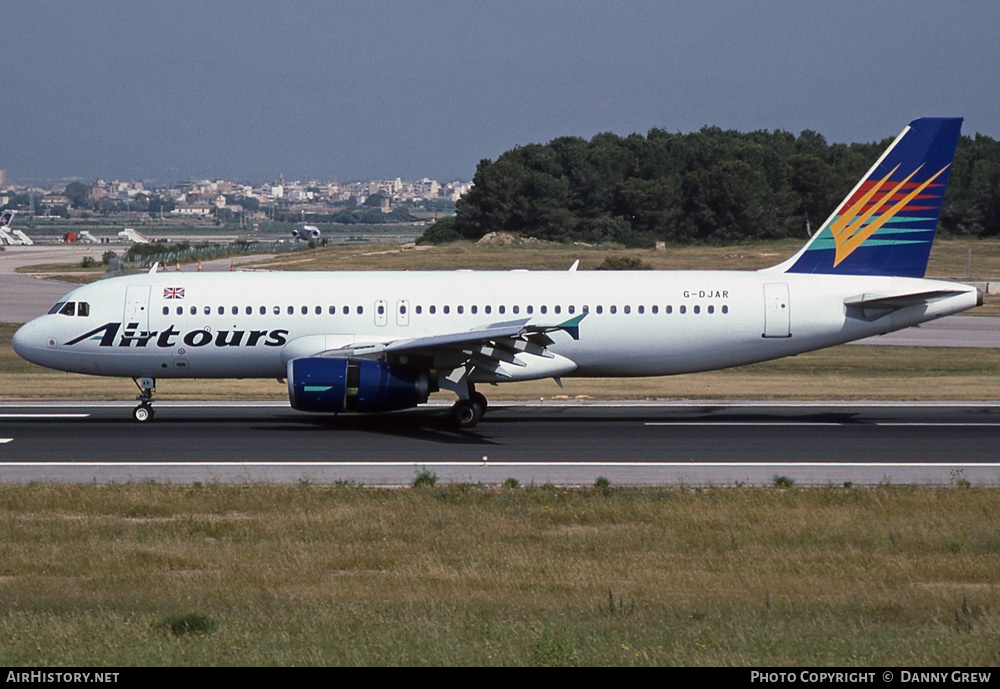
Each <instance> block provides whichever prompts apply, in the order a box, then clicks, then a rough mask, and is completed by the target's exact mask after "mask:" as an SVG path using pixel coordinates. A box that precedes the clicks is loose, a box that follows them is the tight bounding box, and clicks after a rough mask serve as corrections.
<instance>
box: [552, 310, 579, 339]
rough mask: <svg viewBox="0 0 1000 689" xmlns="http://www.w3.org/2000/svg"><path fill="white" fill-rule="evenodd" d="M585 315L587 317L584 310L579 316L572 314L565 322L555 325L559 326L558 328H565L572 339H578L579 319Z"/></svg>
mask: <svg viewBox="0 0 1000 689" xmlns="http://www.w3.org/2000/svg"><path fill="white" fill-rule="evenodd" d="M586 317H587V312H586V311H584V312H583V313H581V314H580V315H579V316H573V317H572V318H570V319H569V320H568V321H566V322H565V323H560V324H559V325H557V326H556V327H557V328H559V329H560V330H565V331H566V332H567V333H569V336H570V337H572V338H573V339H574V340H579V339H580V321H582V320H583V319H584V318H586Z"/></svg>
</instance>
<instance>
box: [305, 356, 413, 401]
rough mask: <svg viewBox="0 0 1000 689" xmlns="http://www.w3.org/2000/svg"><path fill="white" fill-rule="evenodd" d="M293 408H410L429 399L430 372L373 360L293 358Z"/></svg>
mask: <svg viewBox="0 0 1000 689" xmlns="http://www.w3.org/2000/svg"><path fill="white" fill-rule="evenodd" d="M287 380H288V400H289V402H290V403H291V405H292V409H298V410H299V411H309V412H321V413H332V412H342V411H356V412H380V411H392V410H394V409H409V408H410V407H415V406H417V405H418V404H422V403H423V402H426V401H427V395H428V393H429V392H430V376H429V375H428V373H427V371H422V370H420V369H416V368H411V367H409V366H403V365H400V364H390V363H386V362H384V361H372V360H370V359H328V358H325V357H304V358H301V359H292V360H291V361H289V362H288V366H287Z"/></svg>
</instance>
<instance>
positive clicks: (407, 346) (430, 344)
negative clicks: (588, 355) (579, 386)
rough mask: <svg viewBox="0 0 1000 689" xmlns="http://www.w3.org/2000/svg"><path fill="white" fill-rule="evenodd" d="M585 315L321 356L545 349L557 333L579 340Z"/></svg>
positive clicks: (494, 325) (512, 323)
mask: <svg viewBox="0 0 1000 689" xmlns="http://www.w3.org/2000/svg"><path fill="white" fill-rule="evenodd" d="M586 315H587V314H586V313H582V314H580V315H579V316H575V317H573V318H571V319H569V320H568V321H565V322H563V323H556V324H547V325H546V324H538V323H534V324H529V321H530V320H531V319H530V318H524V319H521V320H516V321H505V322H502V323H492V324H490V325H487V326H485V327H483V328H476V329H473V330H467V331H464V332H456V333H448V334H445V335H431V336H428V337H414V338H405V339H400V340H390V341H389V342H374V343H355V344H352V345H349V346H347V347H342V348H339V349H333V350H328V351H325V352H322V353H320V354H319V356H362V357H363V356H366V355H367V356H371V355H381V354H383V353H386V354H388V353H392V354H405V353H415V354H419V353H432V352H433V351H434V350H439V349H461V348H463V347H469V346H473V345H483V344H488V343H490V342H500V341H503V340H511V341H514V340H520V341H523V342H527V343H531V344H535V345H537V346H539V347H543V348H544V347H547V346H548V345H550V344H552V339H551V338H550V337H548V335H547V333H550V332H555V331H557V330H562V331H565V332H567V333H569V335H570V337H572V338H573V339H574V340H578V339H580V321H582V320H583V318H584V316H586Z"/></svg>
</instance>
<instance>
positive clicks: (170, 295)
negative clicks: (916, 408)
mask: <svg viewBox="0 0 1000 689" xmlns="http://www.w3.org/2000/svg"><path fill="white" fill-rule="evenodd" d="M934 290H942V291H948V292H950V293H952V294H951V295H950V296H947V297H944V298H940V299H936V300H933V301H930V302H929V303H922V304H917V305H913V306H906V307H903V308H897V309H896V310H893V311H888V310H887V313H886V314H885V315H883V316H881V317H874V318H872V317H869V318H862V317H859V316H858V314H856V313H853V312H852V311H851V310H850V309H849V308H848V307H847V306H845V300H846V299H850V298H852V297H857V296H859V295H874V296H887V297H888V296H892V295H896V294H904V293H917V292H930V291H934ZM64 302H67V303H77V304H79V303H84V304H86V308H82V307H81V308H78V309H77V311H79V312H84V313H73V315H69V314H68V313H58V312H55V313H50V314H48V315H44V316H41V317H39V318H36V319H35V320H33V321H31V322H30V323H28V324H26V325H25V326H23V327H22V328H21V329H20V330H19V331H18V332H17V334H16V335H15V338H14V348H15V350H16V351H17V353H18V354H20V355H21V356H22V357H24V358H25V359H28V360H29V361H32V362H34V363H37V364H40V365H43V366H47V367H50V368H55V369H59V370H64V371H73V372H78V373H89V374H96V375H107V376H130V377H135V378H138V377H150V378H281V377H283V376H284V375H285V371H286V364H287V362H288V361H289V360H290V359H294V358H298V357H304V356H314V355H317V354H319V353H320V352H324V351H327V352H328V351H331V350H336V349H338V348H341V347H345V346H350V345H352V344H353V345H359V344H369V343H370V344H378V343H385V342H390V341H396V340H401V339H408V338H415V337H427V336H434V335H440V334H446V333H458V332H464V331H469V330H473V329H477V328H484V327H486V326H488V325H490V324H494V323H500V322H505V321H513V320H521V319H529V318H530V319H531V321H530V322H531V323H533V324H534V323H538V324H552V325H555V324H559V323H560V322H563V321H566V320H568V319H570V318H572V317H574V316H578V315H579V314H581V313H583V312H586V313H587V315H586V317H585V318H584V319H583V320H582V321H581V322H580V324H579V339H578V340H574V339H572V338H571V337H570V335H569V334H568V333H566V332H562V331H556V332H552V333H550V337H551V338H552V340H554V344H552V345H551V346H550V347H549V350H550V351H551V352H552V353H553V354H555V355H556V357H557V361H558V362H561V363H560V364H559V365H549V366H548V367H546V366H524V367H521V368H516V370H515V371H514V375H513V376H510V375H508V376H506V377H504V378H497V379H496V380H525V379H529V378H542V377H550V376H555V375H560V376H659V375H669V374H677V373H688V372H693V371H704V370H710V369H718V368H725V367H729V366H738V365H742V364H748V363H752V362H756V361H763V360H767V359H774V358H778V357H783V356H788V355H791V354H797V353H800V352H806V351H810V350H815V349H820V348H823V347H829V346H831V345H836V344H841V343H844V342H850V341H852V340H857V339H860V338H864V337H868V336H871V335H877V334H881V333H886V332H890V331H893V330H899V329H901V328H905V327H908V326H911V325H915V324H917V323H921V322H924V321H927V320H931V319H934V318H939V317H941V316H947V315H949V314H952V313H957V312H959V311H963V310H965V309H968V308H971V307H973V306H975V305H976V302H977V292H976V289H975V288H974V287H968V286H965V285H960V284H956V283H951V282H940V281H933V280H920V279H914V278H889V277H859V276H832V275H804V274H790V273H782V272H775V271H773V270H764V271H757V272H740V271H676V272H657V271H635V272H616V271H609V272H602V271H578V272H541V271H504V272H479V271H450V272H420V271H413V272H294V273H292V272H274V273H269V272H230V273H184V272H159V273H150V274H143V275H131V276H126V277H119V278H113V279H109V280H102V281H99V282H96V283H94V284H90V285H85V286H82V287H79V288H77V289H75V290H73V291H72V292H70V293H69V294H68V295H66V297H65V298H64ZM61 303H62V302H61ZM63 310H64V311H66V310H67V309H65V308H64V309H63ZM69 310H70V311H72V309H69ZM84 336H86V337H84ZM476 380H478V381H481V382H486V381H488V380H490V379H489V378H488V377H483V376H482V375H480V377H478V378H476Z"/></svg>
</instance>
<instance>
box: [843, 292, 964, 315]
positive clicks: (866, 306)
mask: <svg viewBox="0 0 1000 689" xmlns="http://www.w3.org/2000/svg"><path fill="white" fill-rule="evenodd" d="M965 293H966V292H965V290H949V289H937V290H929V291H927V292H911V293H909V294H894V295H889V296H886V295H884V294H858V295H856V296H853V297H848V298H847V299H845V300H844V305H845V306H847V307H848V309H852V308H854V309H858V310H860V311H861V313H862V315H863V317H864V318H865V320H877V319H879V318H882V317H883V316H885V315H887V314H889V313H892V312H893V311H896V310H898V309H904V308H906V307H908V306H920V305H922V304H930V303H931V302H934V301H939V300H941V299H947V298H949V297H955V296H958V295H961V294H965Z"/></svg>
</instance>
